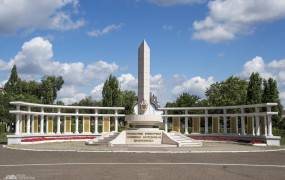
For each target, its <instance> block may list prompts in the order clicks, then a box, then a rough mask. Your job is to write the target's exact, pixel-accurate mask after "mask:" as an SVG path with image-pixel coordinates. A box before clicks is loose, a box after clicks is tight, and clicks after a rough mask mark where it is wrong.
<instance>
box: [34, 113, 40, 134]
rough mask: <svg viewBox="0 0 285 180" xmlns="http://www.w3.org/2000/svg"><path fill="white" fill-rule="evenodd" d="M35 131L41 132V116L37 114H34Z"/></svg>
mask: <svg viewBox="0 0 285 180" xmlns="http://www.w3.org/2000/svg"><path fill="white" fill-rule="evenodd" d="M33 128H34V129H33V133H38V132H39V117H38V116H37V115H35V116H34V126H33Z"/></svg>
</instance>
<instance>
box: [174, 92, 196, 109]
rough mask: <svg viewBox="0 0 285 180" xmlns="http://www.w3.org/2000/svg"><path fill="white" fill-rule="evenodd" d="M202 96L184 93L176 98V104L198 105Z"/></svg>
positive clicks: (183, 105) (178, 105)
mask: <svg viewBox="0 0 285 180" xmlns="http://www.w3.org/2000/svg"><path fill="white" fill-rule="evenodd" d="M199 100H200V97H198V96H196V95H191V94H189V93H182V94H181V95H179V97H178V98H177V99H176V102H175V104H176V106H177V107H192V106H197V105H198V104H199Z"/></svg>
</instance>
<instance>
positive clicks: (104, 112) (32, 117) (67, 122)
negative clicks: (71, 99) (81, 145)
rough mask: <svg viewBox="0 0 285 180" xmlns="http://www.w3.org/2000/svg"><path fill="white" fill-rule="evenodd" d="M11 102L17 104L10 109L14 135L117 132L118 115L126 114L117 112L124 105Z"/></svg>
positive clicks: (120, 110)
mask: <svg viewBox="0 0 285 180" xmlns="http://www.w3.org/2000/svg"><path fill="white" fill-rule="evenodd" d="M10 104H11V105H15V106H16V110H10V113H11V114H15V115H16V127H15V135H36V134H41V135H45V134H49V135H52V134H55V135H60V134H63V135H72V134H84V135H90V134H100V133H104V132H110V131H114V132H118V126H119V122H118V119H119V118H120V117H124V116H125V115H124V114H121V113H120V112H122V110H124V107H91V106H63V105H47V104H35V103H27V102H20V101H16V102H11V103H10ZM111 124H112V125H113V126H111ZM99 127H100V129H99Z"/></svg>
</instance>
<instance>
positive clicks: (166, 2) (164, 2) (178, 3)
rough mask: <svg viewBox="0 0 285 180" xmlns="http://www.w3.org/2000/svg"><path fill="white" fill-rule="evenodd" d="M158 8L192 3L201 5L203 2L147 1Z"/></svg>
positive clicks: (203, 0) (194, 0)
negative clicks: (158, 6)
mask: <svg viewBox="0 0 285 180" xmlns="http://www.w3.org/2000/svg"><path fill="white" fill-rule="evenodd" d="M148 1H149V2H151V3H155V4H157V5H160V6H173V5H189V4H194V3H202V2H205V0H148Z"/></svg>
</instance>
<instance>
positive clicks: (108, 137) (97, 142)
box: [85, 132, 119, 145]
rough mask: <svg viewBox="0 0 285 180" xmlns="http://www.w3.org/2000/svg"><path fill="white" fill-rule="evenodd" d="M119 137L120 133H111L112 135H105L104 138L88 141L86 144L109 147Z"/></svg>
mask: <svg viewBox="0 0 285 180" xmlns="http://www.w3.org/2000/svg"><path fill="white" fill-rule="evenodd" d="M118 135H119V133H118V132H110V133H104V134H102V136H100V137H98V138H96V139H92V140H88V141H86V142H85V144H86V145H108V144H109V142H110V141H112V140H113V139H115V138H116V137H117V136H118Z"/></svg>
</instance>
